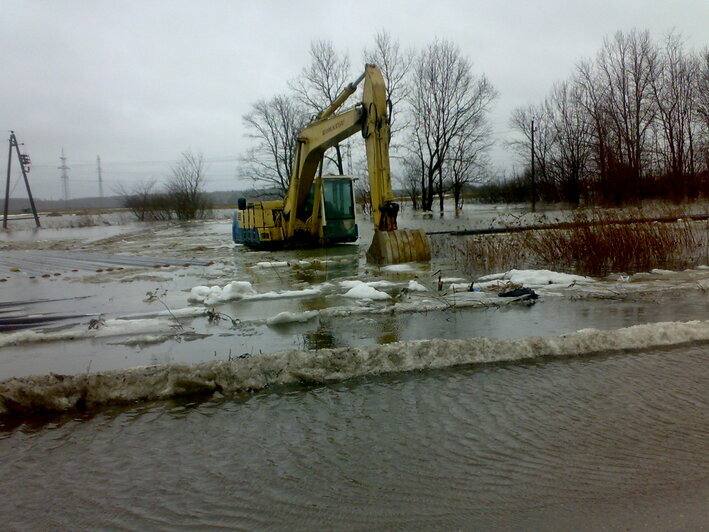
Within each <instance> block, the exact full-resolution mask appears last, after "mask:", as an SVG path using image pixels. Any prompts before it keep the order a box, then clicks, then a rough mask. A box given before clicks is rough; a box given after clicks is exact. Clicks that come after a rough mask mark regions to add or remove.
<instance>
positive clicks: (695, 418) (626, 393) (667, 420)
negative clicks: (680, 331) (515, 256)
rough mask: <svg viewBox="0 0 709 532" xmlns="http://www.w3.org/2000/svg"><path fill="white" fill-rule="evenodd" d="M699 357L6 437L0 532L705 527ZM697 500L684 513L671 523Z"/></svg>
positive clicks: (382, 382)
mask: <svg viewBox="0 0 709 532" xmlns="http://www.w3.org/2000/svg"><path fill="white" fill-rule="evenodd" d="M707 354H709V353H708V352H707V349H706V347H694V348H683V349H675V350H670V351H662V350H658V351H653V352H647V353H638V354H633V355H628V354H621V355H614V356H608V357H594V358H589V359H578V360H573V359H572V360H564V361H561V360H557V361H546V362H536V363H530V364H521V365H506V366H501V367H498V366H487V367H482V368H452V369H446V370H440V371H427V372H421V373H414V374H406V375H394V376H386V377H379V378H369V379H357V380H352V381H349V382H342V383H338V384H333V385H330V386H319V387H314V388H291V389H286V390H283V391H281V392H278V393H261V394H256V395H243V396H240V397H236V398H234V399H228V400H227V399H216V400H213V401H206V402H201V401H198V402H195V401H192V400H183V401H170V402H163V403H156V404H152V405H144V406H140V407H126V408H114V409H109V410H104V411H102V412H101V413H98V414H96V415H95V416H93V417H88V418H87V417H79V418H77V419H72V418H71V417H65V418H63V419H62V420H61V421H59V422H55V423H53V424H48V425H41V426H30V425H26V426H21V427H15V428H14V429H11V430H10V431H9V432H5V433H4V434H2V435H1V436H0V486H1V488H2V492H3V493H4V501H3V505H0V521H1V522H3V524H4V526H7V527H8V528H11V529H12V528H20V529H24V528H62V529H75V528H116V527H120V528H131V529H144V528H169V529H179V528H182V529H200V530H203V529H211V528H218V527H222V528H223V527H228V528H240V529H264V528H266V529H279V530H292V529H322V528H325V529H372V528H377V529H391V528H403V529H412V528H417V529H431V528H438V529H440V528H445V529H459V528H465V529H471V528H481V527H485V528H490V527H500V526H503V527H514V528H520V527H522V528H527V527H528V526H529V521H528V517H529V516H532V517H534V518H535V519H536V522H537V526H542V527H543V526H544V524H546V526H547V527H548V526H549V525H551V524H552V523H555V524H557V525H559V526H562V528H578V522H577V521H574V519H576V520H578V519H579V517H578V516H584V519H590V521H586V520H585V521H584V522H585V523H586V525H585V526H588V527H590V528H599V527H600V528H607V527H608V526H610V525H613V524H615V526H617V523H618V522H622V519H629V518H631V517H632V516H633V515H636V513H635V512H637V508H638V507H643V505H651V508H654V509H653V510H652V511H651V512H650V513H649V514H647V515H644V514H643V515H642V516H641V517H643V519H650V518H652V519H657V516H658V515H660V516H661V515H663V513H664V512H666V509H667V508H670V514H669V515H668V516H667V517H668V519H669V520H668V521H667V522H662V521H660V522H655V528H667V526H669V525H670V524H671V525H672V526H674V527H678V528H684V529H690V528H694V527H693V526H692V524H693V523H694V526H696V520H697V519H699V521H698V522H699V523H701V518H702V515H705V514H704V512H703V510H702V508H703V506H702V505H701V500H702V498H703V497H704V496H705V495H706V493H707V484H706V474H705V472H706V464H707V450H706V442H707V437H708V436H709V433H708V432H707V428H706V427H707V426H709V414H708V412H709V409H708V408H707V403H706V385H707V374H706V367H705V361H706V356H707ZM698 496H699V502H697V504H696V505H695V506H694V507H691V508H689V510H692V511H693V512H694V513H692V511H689V512H687V511H683V512H681V515H680V512H675V513H673V512H672V511H671V508H672V505H673V504H674V503H675V501H681V502H683V503H684V502H686V501H692V500H697V497H698ZM655 500H660V501H663V502H662V504H661V505H660V506H654V507H653V506H652V504H654V503H653V501H655ZM48 501H51V504H48V503H47V502H48ZM651 503H652V504H651ZM614 504H618V506H617V507H614V506H613V505H614ZM613 508H615V511H614V512H610V511H609V509H611V510H612V509H613ZM564 516H566V519H567V521H568V522H567V521H564V519H565V517H564ZM569 516H570V517H569ZM692 518H694V519H695V521H692V520H691V519H692ZM688 520H689V521H688ZM575 522H576V526H574V523H575ZM642 522H645V523H647V521H638V523H636V524H640V523H642ZM562 523H565V524H564V525H562Z"/></svg>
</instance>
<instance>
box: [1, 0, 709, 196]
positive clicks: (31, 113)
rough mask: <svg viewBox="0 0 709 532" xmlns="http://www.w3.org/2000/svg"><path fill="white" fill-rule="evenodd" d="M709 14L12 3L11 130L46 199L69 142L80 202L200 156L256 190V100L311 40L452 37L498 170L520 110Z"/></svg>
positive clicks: (605, 4) (631, 1)
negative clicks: (625, 41)
mask: <svg viewBox="0 0 709 532" xmlns="http://www.w3.org/2000/svg"><path fill="white" fill-rule="evenodd" d="M708 21H709V2H707V0H663V1H655V0H610V1H609V0H591V1H589V0H583V1H576V0H537V1H506V0H498V1H486V2H483V1H463V0H461V1H453V0H450V1H440V0H439V1H434V2H431V1H430V0H429V1H400V0H389V1H386V0H374V1H369V0H358V1H352V2H346V1H343V0H339V1H324V0H323V1H315V0H312V1H310V0H299V1H297V2H294V1H285V0H284V1H265V0H262V1H259V0H255V1H254V0H251V1H248V2H246V1H243V2H242V1H237V0H231V1H226V0H224V1H217V0H213V1H199V2H198V1H167V0H163V1H147V0H142V1H135V2H134V1H127V0H122V1H121V2H108V1H106V2H98V1H91V0H87V1H60V0H57V1H49V0H47V1H31V0H25V1H22V2H12V3H9V2H6V3H4V4H3V6H2V15H1V16H0V68H1V70H2V79H3V84H2V89H1V90H0V110H1V111H2V112H0V126H1V127H2V130H3V132H4V133H3V134H7V133H8V132H9V130H11V129H12V130H15V132H16V134H17V136H18V139H19V140H20V142H24V143H25V148H26V151H27V152H28V153H29V154H30V156H31V158H32V161H33V164H34V166H33V168H32V171H31V173H30V180H31V183H32V190H33V193H34V195H35V196H37V197H40V198H55V199H58V198H61V194H62V192H61V190H62V189H61V182H60V179H59V175H60V173H61V172H60V170H58V169H57V166H59V163H60V161H59V155H60V152H61V149H62V148H64V150H65V151H66V155H67V158H68V161H67V164H68V166H70V167H71V170H70V171H69V176H70V194H71V197H81V196H90V195H98V185H97V177H96V156H97V155H100V156H101V160H102V166H103V177H104V183H105V186H104V188H105V191H106V194H110V193H111V192H112V190H113V189H115V187H116V185H118V184H119V183H123V184H125V185H126V186H128V187H130V186H131V184H132V183H136V182H139V181H145V180H147V179H151V178H155V179H162V178H164V177H165V176H166V175H168V173H169V165H170V162H171V161H174V160H175V159H176V158H178V157H179V155H180V153H181V152H182V151H184V150H187V149H191V150H194V151H199V152H202V153H203V154H204V155H205V157H206V158H207V160H208V161H209V172H208V176H209V180H208V188H209V189H210V190H231V189H237V188H241V187H246V186H248V183H245V182H243V181H241V180H240V179H239V177H238V176H237V172H236V166H237V159H238V156H239V155H240V154H241V153H242V152H243V151H244V149H245V148H246V147H247V146H248V145H249V140H248V139H247V138H245V136H244V128H243V125H242V120H241V117H242V115H244V114H245V113H246V112H248V110H249V105H250V104H251V103H252V102H254V101H256V100H258V99H260V98H268V97H270V96H272V95H274V94H277V93H281V92H285V91H286V90H287V82H288V80H291V79H293V78H295V77H296V76H297V75H298V73H299V72H300V70H301V69H302V67H303V66H304V65H305V64H306V63H307V61H308V48H309V45H310V41H311V40H314V39H330V40H331V41H332V42H333V43H334V45H335V47H336V48H337V49H338V50H341V51H342V52H347V53H348V54H349V56H350V59H351V62H352V64H353V66H354V67H355V68H357V67H358V66H359V65H360V64H361V63H362V61H361V55H362V49H363V47H365V46H371V43H372V37H373V35H374V34H375V33H376V32H377V31H379V30H381V29H386V30H388V31H389V32H390V34H391V35H392V36H393V37H394V38H397V39H398V40H399V41H400V42H401V44H402V46H404V47H415V48H422V47H423V46H425V45H426V44H427V43H429V42H431V41H432V40H434V39H435V38H437V37H444V38H447V39H449V40H451V41H453V42H454V43H456V44H458V45H459V46H460V48H461V49H462V51H463V53H464V54H466V55H467V56H468V57H469V58H470V59H471V60H472V61H473V63H474V68H475V70H476V72H477V73H485V74H486V75H487V76H488V77H489V78H490V80H491V81H492V83H493V84H494V85H495V87H496V88H497V89H498V91H499V93H500V97H499V99H498V100H497V102H496V104H495V108H494V111H493V113H492V121H493V129H494V131H495V135H496V139H498V141H499V142H498V146H497V147H496V148H495V150H494V153H493V161H494V165H495V167H496V168H497V169H498V170H500V171H505V170H507V171H510V170H511V169H513V168H514V165H516V164H517V162H516V161H515V160H514V157H513V156H512V155H511V154H508V153H507V152H506V151H505V149H504V145H503V143H504V140H505V139H506V138H508V137H509V136H510V135H511V132H510V131H509V126H508V117H509V114H510V111H511V110H512V109H513V108H515V107H517V106H519V105H524V104H526V103H532V102H536V101H538V100H540V99H541V98H542V97H543V96H544V95H545V94H546V92H547V91H548V90H549V88H550V87H551V85H552V83H553V82H554V81H557V80H560V79H563V78H566V77H567V76H568V75H569V74H570V73H571V71H572V69H573V66H574V64H575V63H576V62H577V61H578V60H579V59H581V58H585V57H591V56H593V55H595V53H596V52H597V50H598V49H599V47H600V46H601V43H602V41H603V38H604V36H609V35H611V34H613V33H614V32H616V31H617V30H630V29H632V28H638V29H649V30H650V31H651V33H652V35H653V37H655V39H657V40H660V39H661V38H662V36H663V35H664V34H665V33H666V32H668V31H669V30H672V29H674V30H676V31H679V32H681V33H682V34H683V36H684V37H685V39H686V41H687V45H688V47H689V48H694V49H699V48H702V47H705V46H707V45H709V23H708ZM3 153H7V152H3ZM5 164H6V160H5V159H3V167H4V165H5ZM3 175H4V173H3ZM16 181H17V179H16V178H15V179H14V180H13V187H15V186H16V185H15V183H16ZM3 183H4V181H3ZM13 195H16V196H22V195H24V193H23V191H22V186H21V185H19V186H16V189H15V192H14V194H13Z"/></svg>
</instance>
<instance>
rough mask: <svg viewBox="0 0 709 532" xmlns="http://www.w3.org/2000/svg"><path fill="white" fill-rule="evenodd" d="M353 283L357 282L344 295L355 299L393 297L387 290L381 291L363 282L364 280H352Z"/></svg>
mask: <svg viewBox="0 0 709 532" xmlns="http://www.w3.org/2000/svg"><path fill="white" fill-rule="evenodd" d="M352 282H353V283H357V284H354V285H352V288H350V289H349V290H348V291H347V292H345V293H344V294H343V295H344V296H345V297H352V298H355V299H375V300H382V299H391V296H390V295H389V294H387V293H386V292H380V291H379V290H377V289H376V288H374V287H373V286H370V285H369V284H367V283H365V282H362V281H352Z"/></svg>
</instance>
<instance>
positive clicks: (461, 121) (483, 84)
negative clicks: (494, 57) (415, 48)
mask: <svg viewBox="0 0 709 532" xmlns="http://www.w3.org/2000/svg"><path fill="white" fill-rule="evenodd" d="M496 96H497V92H496V91H495V89H494V88H493V87H492V85H491V84H490V82H489V81H488V80H487V78H486V77H485V76H484V75H481V76H475V75H473V73H472V64H471V62H470V60H469V59H467V58H466V57H464V56H463V55H462V54H461V52H460V49H459V48H458V47H457V46H455V45H454V44H453V43H451V42H449V41H445V40H440V41H435V42H434V43H432V44H430V45H429V46H428V47H427V48H426V49H425V50H424V51H422V52H421V53H420V54H419V56H418V57H417V58H416V60H415V62H414V70H413V81H412V89H411V93H410V96H409V101H410V103H411V110H412V115H413V117H412V118H413V120H412V132H411V141H410V145H411V146H412V148H413V149H414V150H415V151H416V154H415V157H416V158H417V159H418V161H419V162H420V163H421V165H422V169H423V173H422V174H423V175H422V183H421V184H422V207H423V209H424V210H431V207H432V206H433V197H434V193H435V192H436V191H437V192H438V196H439V202H440V210H441V211H443V166H444V164H445V162H446V160H447V159H448V156H449V150H450V148H451V144H452V143H453V140H454V139H455V138H457V137H464V136H465V135H469V134H474V133H476V132H478V131H480V129H479V128H481V127H484V124H485V120H484V118H485V116H486V114H487V111H488V108H489V106H490V104H491V103H492V101H493V100H494V99H495V97H496ZM476 128H478V129H476ZM436 189H437V190H436Z"/></svg>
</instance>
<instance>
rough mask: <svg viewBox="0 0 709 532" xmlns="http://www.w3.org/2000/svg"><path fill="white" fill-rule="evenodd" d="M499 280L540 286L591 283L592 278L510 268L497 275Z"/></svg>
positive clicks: (548, 271) (488, 278) (487, 278)
mask: <svg viewBox="0 0 709 532" xmlns="http://www.w3.org/2000/svg"><path fill="white" fill-rule="evenodd" d="M491 277H492V276H489V275H488V276H486V277H485V278H481V279H480V280H486V281H487V280H492V279H491ZM497 279H500V280H507V281H511V282H513V283H515V284H521V285H523V286H528V287H533V288H534V287H542V286H548V285H550V284H565V285H569V284H571V283H573V282H577V283H592V282H594V280H593V279H592V278H590V277H583V276H581V275H572V274H570V273H559V272H553V271H550V270H510V271H508V272H507V273H505V274H503V276H502V277H498V278H497Z"/></svg>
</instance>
